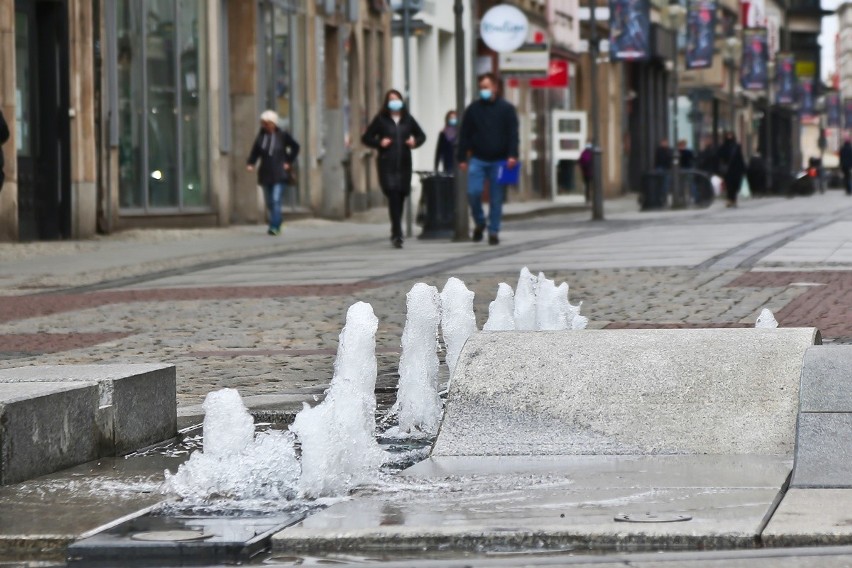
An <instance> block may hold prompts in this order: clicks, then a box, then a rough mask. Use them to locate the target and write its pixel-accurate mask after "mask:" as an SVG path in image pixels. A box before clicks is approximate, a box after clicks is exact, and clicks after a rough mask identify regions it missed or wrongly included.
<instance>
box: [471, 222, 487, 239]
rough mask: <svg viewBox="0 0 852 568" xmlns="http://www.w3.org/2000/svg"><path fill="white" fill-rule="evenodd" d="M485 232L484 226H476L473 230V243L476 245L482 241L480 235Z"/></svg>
mask: <svg viewBox="0 0 852 568" xmlns="http://www.w3.org/2000/svg"><path fill="white" fill-rule="evenodd" d="M484 232H485V225H477V226H476V228H475V229H473V242H475V243H478V242H481V241H482V234H483V233H484Z"/></svg>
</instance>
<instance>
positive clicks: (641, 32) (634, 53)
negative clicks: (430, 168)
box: [609, 0, 651, 61]
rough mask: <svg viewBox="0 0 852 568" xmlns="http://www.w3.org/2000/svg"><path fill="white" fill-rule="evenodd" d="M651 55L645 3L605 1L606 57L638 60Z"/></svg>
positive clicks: (617, 0)
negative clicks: (607, 37)
mask: <svg viewBox="0 0 852 568" xmlns="http://www.w3.org/2000/svg"><path fill="white" fill-rule="evenodd" d="M650 54H651V17H650V2H649V0H609V56H610V59H611V60H613V61H638V60H642V59H648V57H649V56H650Z"/></svg>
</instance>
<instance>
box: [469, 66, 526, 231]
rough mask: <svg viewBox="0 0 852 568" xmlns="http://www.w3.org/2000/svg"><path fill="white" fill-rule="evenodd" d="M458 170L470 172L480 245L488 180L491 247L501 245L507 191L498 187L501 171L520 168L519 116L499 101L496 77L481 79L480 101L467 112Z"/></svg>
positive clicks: (489, 75) (476, 229)
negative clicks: (484, 189)
mask: <svg viewBox="0 0 852 568" xmlns="http://www.w3.org/2000/svg"><path fill="white" fill-rule="evenodd" d="M458 161H459V169H460V170H462V171H465V170H467V171H468V181H467V198H468V202H469V203H470V210H471V214H472V215H473V220H474V222H475V223H476V226H475V228H474V230H473V241H474V242H479V241H481V240H482V236H483V234H484V232H485V229H486V222H485V214H484V212H483V210H482V191H483V187H484V185H485V180H486V179H488V180H489V186H488V187H489V194H490V202H491V203H490V206H489V211H488V224H487V228H488V244H491V245H496V244H499V243H500V238H499V233H500V220H501V218H502V216H503V196H504V192H505V187H504V186H503V185H502V184H500V183H499V181H498V180H499V171H500V167H501V166H502V165H503V163H505V165H506V167H507V168H508V169H510V170H511V169H514V168H516V167H518V114H517V112H516V111H515V107H514V106H512V104H510V103H509V102H507V101H506V100H504V99H503V98H502V97H500V90H499V82H498V80H497V78H496V77H495V76H494V74H493V73H485V74H484V75H480V77H479V99H478V100H476V101H474V102H473V103H471V104H470V105H469V106H468V107H467V109H466V110H465V112H464V117H463V119H462V125H461V132H460V133H459V145H458Z"/></svg>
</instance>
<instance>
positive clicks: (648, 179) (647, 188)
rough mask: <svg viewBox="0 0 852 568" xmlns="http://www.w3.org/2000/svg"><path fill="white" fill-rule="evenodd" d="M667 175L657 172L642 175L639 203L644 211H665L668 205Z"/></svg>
mask: <svg viewBox="0 0 852 568" xmlns="http://www.w3.org/2000/svg"><path fill="white" fill-rule="evenodd" d="M667 190H668V187H667V184H666V174H665V173H663V172H660V171H657V170H654V171H648V172H645V173H643V174H642V180H641V194H640V195H639V202H640V203H641V205H642V211H648V210H651V209H663V208H664V207H665V206H666V205H667V204H668V191H667Z"/></svg>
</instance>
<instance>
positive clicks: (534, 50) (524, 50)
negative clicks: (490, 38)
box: [499, 43, 550, 77]
mask: <svg viewBox="0 0 852 568" xmlns="http://www.w3.org/2000/svg"><path fill="white" fill-rule="evenodd" d="M499 62H500V74H501V75H505V76H515V77H517V76H519V75H524V76H527V77H529V76H533V77H546V76H547V72H548V69H549V67H550V48H549V47H548V45H547V44H546V43H525V44H524V45H522V46H521V47H520V48H518V49H517V50H516V51H512V52H509V53H501V54H500V57H499Z"/></svg>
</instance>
